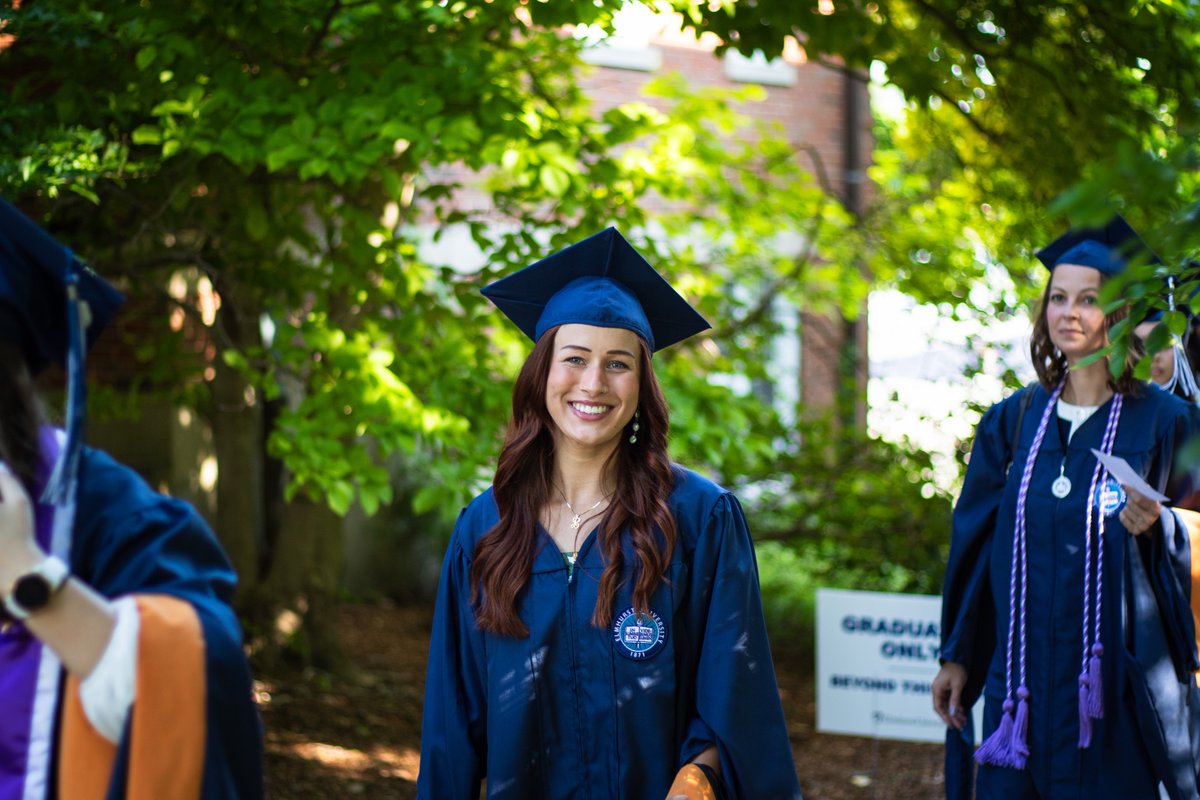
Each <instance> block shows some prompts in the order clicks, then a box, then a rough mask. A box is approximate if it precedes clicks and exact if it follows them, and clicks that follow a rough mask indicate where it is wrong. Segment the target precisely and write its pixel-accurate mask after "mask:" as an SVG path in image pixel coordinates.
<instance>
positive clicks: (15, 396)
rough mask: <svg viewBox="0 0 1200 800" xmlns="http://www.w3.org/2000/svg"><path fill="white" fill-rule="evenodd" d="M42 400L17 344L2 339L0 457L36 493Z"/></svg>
mask: <svg viewBox="0 0 1200 800" xmlns="http://www.w3.org/2000/svg"><path fill="white" fill-rule="evenodd" d="M41 423H42V407H41V401H40V400H39V399H38V393H37V388H36V387H35V386H34V382H33V376H32V375H30V373H29V367H28V366H26V364H25V358H24V356H22V355H21V350H20V348H18V347H17V346H16V345H14V344H11V343H9V342H0V459H3V461H4V462H5V463H6V464H8V466H9V469H11V470H12V471H13V474H14V475H16V476H17V478H18V479H19V480H20V481H21V483H23V484H24V485H25V491H27V492H29V493H30V495H31V496H32V495H33V491H34V481H35V476H36V474H37V465H38V459H39V458H41V452H40V449H39V447H38V431H39V429H40V427H41Z"/></svg>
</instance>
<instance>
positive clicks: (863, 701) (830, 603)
mask: <svg viewBox="0 0 1200 800" xmlns="http://www.w3.org/2000/svg"><path fill="white" fill-rule="evenodd" d="M941 618H942V599H941V598H940V597H932V596H926V595H912V594H888V593H884V592H855V591H848V590H843V589H818V590H817V730H818V731H821V732H823V733H848V734H853V735H856V736H872V737H875V738H879V739H903V740H907V741H914V742H942V741H945V736H946V725H945V723H944V722H942V721H941V719H939V718H938V716H937V714H935V713H933V698H932V695H931V693H930V684H931V683H932V681H933V678H934V676H935V675H937V671H938V666H939V664H938V649H939V647H940V646H941V630H940V625H941ZM977 710H978V709H977ZM975 716H976V717H978V716H980V715H979V714H976V715H975ZM976 741H978V739H977V740H976Z"/></svg>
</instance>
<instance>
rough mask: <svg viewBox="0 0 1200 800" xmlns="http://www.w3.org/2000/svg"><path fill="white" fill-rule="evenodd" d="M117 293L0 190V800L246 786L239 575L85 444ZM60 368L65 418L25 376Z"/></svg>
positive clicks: (155, 796) (249, 724) (258, 784)
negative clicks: (103, 334) (89, 362)
mask: <svg viewBox="0 0 1200 800" xmlns="http://www.w3.org/2000/svg"><path fill="white" fill-rule="evenodd" d="M122 302H123V298H122V297H121V295H120V294H118V293H117V292H116V290H114V289H113V288H112V287H111V286H109V285H108V284H107V283H105V282H104V280H103V279H101V278H100V277H99V276H97V275H96V274H95V273H93V272H91V271H90V270H88V269H87V268H86V267H84V266H83V265H82V264H80V263H79V261H78V260H77V259H76V258H75V256H74V255H73V254H72V253H71V252H70V251H69V250H67V249H66V248H64V247H62V246H61V245H59V244H58V243H57V242H55V241H54V240H53V239H52V238H50V236H49V235H48V234H46V233H45V232H44V231H42V230H41V229H40V228H39V227H38V226H37V225H35V224H34V223H33V222H32V221H30V220H29V219H28V218H27V217H25V216H24V215H23V214H21V213H20V212H19V211H17V210H16V209H15V208H13V207H12V206H11V205H9V204H8V203H7V202H4V201H3V200H0V697H2V698H3V700H2V701H0V702H2V703H3V713H2V714H0V800H18V798H20V800H34V799H35V798H37V799H39V800H40V799H41V798H63V799H64V800H90V799H91V798H97V800H99V798H108V799H109V800H118V799H119V798H130V799H131V800H132V799H134V798H136V799H137V800H167V799H168V798H169V799H170V800H187V799H188V798H212V800H216V798H234V797H236V798H243V799H245V798H251V799H252V798H257V797H261V796H262V791H263V790H262V766H261V760H262V745H261V738H262V731H261V724H260V721H259V717H258V713H257V710H256V708H255V705H254V701H253V698H252V696H251V685H250V674H249V669H248V668H247V665H246V661H245V657H244V655H243V652H242V640H241V630H240V626H239V624H238V621H237V618H236V616H235V615H234V613H233V610H232V609H231V608H230V606H229V600H230V597H231V596H232V593H233V587H234V573H233V570H232V568H231V567H230V566H229V563H228V561H227V560H226V558H225V556H224V554H223V553H222V551H221V548H220V546H219V545H218V544H217V541H216V538H215V537H214V536H213V534H212V532H211V531H210V530H209V528H208V526H207V525H206V524H205V523H204V521H203V520H202V519H201V518H200V516H199V515H198V514H197V513H196V512H195V511H194V510H193V509H192V508H191V507H190V506H188V505H187V504H185V503H183V502H180V501H177V500H173V499H170V498H167V497H164V496H162V495H160V494H157V493H156V492H154V491H153V490H151V489H150V488H149V487H148V486H147V485H146V483H145V482H144V481H143V480H142V479H141V478H139V477H138V476H137V475H136V474H135V473H134V472H133V471H132V470H130V469H129V468H127V467H125V466H122V465H120V464H118V463H116V462H115V461H113V460H112V459H111V458H110V457H109V456H107V455H106V454H104V453H101V452H99V451H96V450H92V449H90V448H86V447H84V446H83V441H82V425H83V415H84V408H85V399H84V388H85V387H84V369H83V361H84V355H85V352H86V350H87V349H88V346H89V345H90V344H91V343H92V341H94V339H95V338H96V337H97V336H98V335H99V333H100V331H101V330H102V329H103V328H104V327H105V326H106V325H107V324H108V322H109V321H110V320H111V319H112V317H113V316H114V315H115V313H116V312H117V310H118V308H119V307H120V305H121V303H122ZM51 363H58V364H60V365H62V366H63V367H65V368H66V370H67V380H68V389H67V407H66V417H67V426H66V430H65V431H64V430H60V429H57V428H54V427H51V426H50V425H48V424H47V423H46V422H45V421H44V419H43V414H42V407H41V401H40V399H39V397H38V393H37V390H36V388H35V386H34V382H33V378H34V376H35V375H37V374H38V373H39V372H41V371H42V370H43V369H44V368H45V367H47V366H48V365H49V364H51Z"/></svg>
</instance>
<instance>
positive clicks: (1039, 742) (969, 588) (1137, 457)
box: [941, 384, 1198, 800]
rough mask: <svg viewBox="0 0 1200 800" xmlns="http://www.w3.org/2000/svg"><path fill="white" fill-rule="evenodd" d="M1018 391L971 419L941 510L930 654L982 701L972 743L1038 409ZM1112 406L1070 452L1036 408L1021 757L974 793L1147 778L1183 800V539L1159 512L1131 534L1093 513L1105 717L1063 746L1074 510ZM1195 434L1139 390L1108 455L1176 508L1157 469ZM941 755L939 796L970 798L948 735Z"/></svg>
mask: <svg viewBox="0 0 1200 800" xmlns="http://www.w3.org/2000/svg"><path fill="white" fill-rule="evenodd" d="M1024 391H1025V392H1032V393H1033V394H1032V396H1031V397H1030V398H1029V400H1030V402H1029V405H1028V409H1027V410H1026V411H1025V413H1024V414H1022V412H1021V410H1020V396H1019V394H1015V395H1013V396H1012V397H1010V398H1008V399H1007V400H1005V401H1003V402H1001V403H998V404H997V405H995V406H993V407H992V408H991V409H990V410H989V411H988V412H987V413H986V414H985V415H984V417H983V419H982V420H981V421H980V423H979V428H978V431H977V433H976V437H975V444H974V447H973V449H972V451H971V461H970V463H969V465H968V467H967V474H966V478H965V481H964V484H963V490H962V494H961V496H960V497H959V501H958V504H957V505H956V506H955V509H954V529H953V535H952V539H951V545H950V558H949V563H948V566H947V571H946V581H945V586H944V597H943V610H942V641H943V643H942V653H941V656H942V658H943V659H945V660H947V661H953V662H956V663H959V664H962V665H964V666H966V667H967V669H968V675H969V678H968V683H967V689H966V692H965V696H964V698H963V703H964V706H965V707H966V708H970V707H971V706H972V705H973V704H974V702H975V700H976V699H977V698H978V697H979V694H980V692H981V691H982V694H983V697H984V711H983V714H984V722H983V736H984V738H985V739H986V738H987V736H989V735H990V734H991V733H992V731H993V730H995V728H996V726H997V725H998V723H999V720H1000V713H1001V708H1000V707H1001V704H1002V702H1003V700H1004V697H1005V689H1006V687H1005V649H1004V647H1003V646H1000V647H997V646H996V643H997V642H1001V643H1003V642H1005V641H1007V636H1008V622H1009V582H1010V570H1011V567H1012V541H1013V525H1014V519H1015V511H1016V499H1017V493H1018V488H1019V484H1020V481H1021V473H1022V470H1023V468H1024V465H1025V461H1026V459H1027V456H1028V454H1029V449H1030V446H1031V444H1032V441H1033V438H1034V435H1035V432H1036V430H1037V426H1038V421H1039V420H1040V419H1041V416H1042V413H1043V411H1044V410H1045V408H1046V403H1047V402H1048V400H1049V396H1048V393H1047V392H1046V391H1045V390H1044V389H1043V388H1042V387H1041V386H1040V385H1036V384H1035V385H1031V386H1030V387H1027V388H1026V389H1025V390H1024ZM1111 403H1112V400H1111V399H1110V400H1109V401H1108V403H1106V404H1104V405H1103V406H1101V407H1100V408H1099V409H1098V410H1097V411H1096V412H1095V413H1094V414H1093V415H1092V416H1091V417H1090V418H1089V419H1088V420H1087V421H1086V422H1084V423H1083V424H1082V425H1081V426H1080V427H1079V428H1078V430H1076V432H1075V435H1074V436H1073V437H1072V438H1071V439H1070V441H1069V442H1068V441H1067V437H1066V431H1065V430H1064V426H1062V425H1059V424H1057V423H1058V419H1057V416H1056V415H1054V412H1051V414H1052V417H1051V420H1050V424H1049V426H1048V428H1047V431H1046V437H1045V441H1044V442H1043V444H1042V448H1041V452H1040V453H1038V455H1037V461H1036V462H1035V464H1034V468H1033V474H1032V479H1031V481H1030V488H1029V495H1028V504H1027V511H1026V524H1027V530H1028V571H1029V574H1028V581H1027V586H1028V605H1027V609H1028V611H1027V615H1026V625H1027V631H1028V633H1027V648H1028V649H1027V676H1028V678H1027V683H1028V687H1029V691H1030V703H1029V708H1030V711H1029V749H1030V755H1029V759H1028V766H1027V768H1026V769H1024V770H1015V769H1010V768H1006V767H994V766H982V767H980V768H979V778H978V791H979V796H980V797H981V798H982V797H996V798H1001V797H1002V798H1023V797H1030V798H1032V797H1038V798H1054V799H1055V800H1058V799H1059V798H1079V800H1106V798H1112V799H1113V800H1117V798H1122V799H1124V798H1157V797H1159V793H1158V784H1159V782H1160V781H1162V782H1163V783H1164V785H1165V787H1166V788H1167V790H1168V793H1169V796H1170V797H1172V798H1187V800H1192V799H1193V798H1195V797H1196V796H1197V795H1196V761H1195V757H1194V749H1193V748H1194V744H1193V743H1194V742H1196V741H1197V738H1198V737H1197V736H1196V734H1195V733H1194V732H1193V730H1192V729H1193V722H1192V718H1193V716H1194V714H1193V713H1192V712H1193V711H1194V710H1195V708H1196V702H1197V701H1196V685H1195V683H1194V681H1193V679H1192V674H1191V671H1192V670H1193V669H1194V668H1195V665H1196V654H1195V644H1194V642H1195V635H1194V628H1193V624H1192V619H1191V614H1190V609H1189V605H1188V603H1189V597H1190V582H1189V576H1190V554H1189V550H1188V543H1187V535H1186V533H1185V532H1184V531H1183V530H1182V528H1181V527H1180V526H1178V525H1177V520H1176V517H1175V516H1174V515H1173V514H1171V513H1170V512H1169V511H1167V512H1166V513H1165V514H1164V515H1163V518H1162V520H1161V521H1160V522H1158V523H1156V524H1155V525H1154V526H1153V527H1151V528H1150V529H1149V530H1148V531H1146V532H1145V533H1144V534H1143V535H1141V536H1138V537H1134V536H1131V535H1130V534H1129V533H1128V532H1127V531H1126V530H1125V527H1124V526H1123V525H1122V524H1121V522H1120V519H1119V518H1118V516H1117V515H1116V513H1114V514H1113V516H1111V517H1108V518H1107V519H1106V523H1105V531H1104V539H1105V540H1104V571H1103V613H1102V619H1101V630H1102V641H1103V643H1104V656H1103V659H1102V670H1103V686H1104V695H1103V697H1104V709H1105V711H1104V717H1103V718H1102V719H1096V720H1094V727H1093V737H1092V743H1091V746H1090V747H1088V748H1085V749H1080V748H1079V747H1078V740H1079V716H1078V690H1079V686H1078V676H1079V673H1080V670H1081V666H1082V650H1083V624H1084V621H1083V585H1084V555H1085V541H1084V525H1085V510H1086V507H1085V505H1084V502H1085V499H1086V495H1087V494H1088V489H1089V487H1090V484H1091V478H1092V470H1093V468H1094V466H1095V463H1096V459H1095V456H1094V455H1093V454H1092V453H1091V449H1092V448H1096V449H1100V446H1101V438H1102V436H1103V434H1104V428H1105V423H1106V420H1107V418H1108V412H1109V409H1110V407H1111ZM1018 418H1020V422H1018ZM1195 425H1196V418H1195V410H1194V409H1192V408H1191V407H1190V406H1188V405H1187V404H1185V403H1183V402H1182V401H1181V400H1179V399H1178V398H1176V397H1174V396H1173V395H1171V394H1169V393H1167V392H1163V391H1161V390H1159V389H1157V388H1156V387H1150V386H1147V387H1146V388H1144V389H1143V390H1142V391H1141V393H1140V394H1139V395H1138V396H1136V397H1134V396H1126V397H1125V401H1124V408H1123V410H1122V413H1121V418H1120V421H1119V425H1118V428H1117V434H1116V440H1115V443H1114V445H1113V453H1114V454H1115V455H1117V456H1120V457H1122V458H1124V459H1125V460H1126V461H1128V462H1129V464H1130V466H1132V467H1133V469H1134V470H1136V471H1137V472H1138V473H1139V474H1141V475H1142V476H1143V477H1144V478H1145V479H1146V481H1147V482H1148V483H1149V484H1150V485H1151V486H1153V487H1155V488H1157V489H1158V490H1159V491H1162V492H1163V493H1164V494H1167V495H1168V496H1169V497H1170V498H1171V499H1172V501H1175V502H1178V501H1179V500H1180V499H1181V494H1183V493H1184V492H1185V491H1187V487H1186V486H1185V485H1183V484H1185V483H1186V482H1181V481H1176V480H1173V479H1172V478H1173V475H1172V467H1173V464H1174V461H1175V458H1176V456H1177V455H1178V452H1179V450H1180V448H1181V447H1182V445H1183V444H1184V442H1185V441H1186V440H1187V438H1188V437H1189V436H1190V435H1191V434H1192V433H1193V431H1194V429H1195ZM1018 428H1019V436H1020V440H1019V442H1018V443H1017V444H1016V447H1015V451H1014V448H1013V441H1014V439H1015V438H1016V436H1017V435H1018ZM1009 462H1011V469H1008V471H1007V473H1006V468H1007V467H1008V464H1009ZM1060 468H1061V469H1062V470H1063V474H1065V475H1066V476H1067V477H1068V478H1069V479H1070V481H1071V491H1070V494H1068V495H1067V496H1066V497H1065V498H1063V499H1059V498H1057V497H1055V496H1054V495H1053V494H1052V493H1051V490H1050V487H1051V484H1052V483H1053V482H1054V480H1055V479H1056V478H1057V477H1058V476H1059V471H1060ZM947 747H948V752H947V796H948V797H951V798H958V797H970V796H971V795H970V792H971V788H972V787H971V781H970V773H971V770H970V768H969V764H970V762H969V761H968V759H969V757H970V750H969V742H964V739H963V737H962V735H961V734H959V733H958V732H957V731H953V730H951V731H950V732H949V734H948V737H947Z"/></svg>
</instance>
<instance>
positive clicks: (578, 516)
mask: <svg viewBox="0 0 1200 800" xmlns="http://www.w3.org/2000/svg"><path fill="white" fill-rule="evenodd" d="M554 488H555V489H558V493H559V494H560V495H562V499H563V502H564V503H566V504H567V508H568V509H569V510H570V512H571V513H572V514H574V516H573V517H571V530H573V531H575V532H576V533H578V531H579V526H580V525H582V524H583V518H584V515H585V514H589V513H591V512H592V511H595V510H596V509H597V508H598V507H599V506H600V504H601V503H603V502H604V501H605V500H607V499H608V495H604V496H603V497H601V498H600V499H599V500H597V501H596V502H595V503H592V507H591V508H589V509H586V510H585V511H583V512H578V511H576V510H575V507H574V506H572V505H571V501H570V500H568V499H567V493H566V492H564V491H563V490H562V489H560V488H559V486H558V484H557V483H556V484H554Z"/></svg>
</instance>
